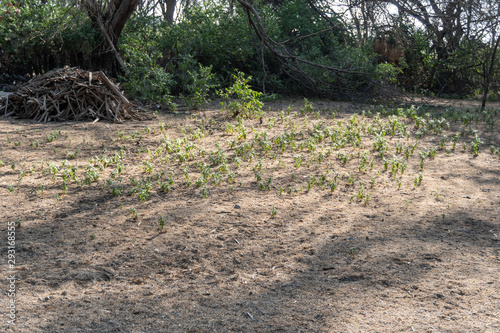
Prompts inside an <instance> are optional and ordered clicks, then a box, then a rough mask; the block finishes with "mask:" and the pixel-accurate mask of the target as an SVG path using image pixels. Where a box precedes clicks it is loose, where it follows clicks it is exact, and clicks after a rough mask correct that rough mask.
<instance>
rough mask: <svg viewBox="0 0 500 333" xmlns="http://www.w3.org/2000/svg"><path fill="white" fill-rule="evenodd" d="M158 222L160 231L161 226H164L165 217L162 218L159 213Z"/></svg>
mask: <svg viewBox="0 0 500 333" xmlns="http://www.w3.org/2000/svg"><path fill="white" fill-rule="evenodd" d="M158 222H159V229H160V232H162V231H163V228H164V227H165V219H164V218H163V215H161V214H160V218H159V219H158Z"/></svg>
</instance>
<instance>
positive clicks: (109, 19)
mask: <svg viewBox="0 0 500 333" xmlns="http://www.w3.org/2000/svg"><path fill="white" fill-rule="evenodd" d="M137 4H138V0H109V1H108V2H101V1H97V0H82V5H83V7H84V8H85V10H86V11H87V13H88V15H89V18H90V19H91V20H92V22H93V23H94V26H95V27H96V29H98V30H99V32H100V33H101V39H102V41H101V45H100V47H98V48H96V49H95V50H94V51H93V52H92V65H91V67H93V68H92V69H94V70H106V71H108V72H111V73H112V74H114V75H116V74H117V71H118V69H122V70H124V71H126V67H125V64H124V62H123V60H122V59H121V57H120V55H119V53H118V51H117V50H116V46H117V43H118V39H119V38H120V35H121V33H122V31H123V27H124V26H125V23H127V21H128V19H129V18H130V16H131V15H132V14H133V12H134V10H135V8H136V7H137Z"/></svg>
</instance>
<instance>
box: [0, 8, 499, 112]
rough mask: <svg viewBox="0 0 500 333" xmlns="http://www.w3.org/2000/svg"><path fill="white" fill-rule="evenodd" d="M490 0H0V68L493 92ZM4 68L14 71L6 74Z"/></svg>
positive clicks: (167, 87) (284, 88)
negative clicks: (241, 76) (71, 68)
mask: <svg viewBox="0 0 500 333" xmlns="http://www.w3.org/2000/svg"><path fill="white" fill-rule="evenodd" d="M499 17H500V3H499V2H498V1H497V0H337V1H328V0H265V1H257V0H254V1H251V0H219V1H206V2H203V1H197V0H19V1H16V0H0V74H1V73H4V74H17V75H33V74H39V73H43V72H46V71H48V70H51V69H53V68H57V67H62V66H64V65H70V66H79V67H82V68H85V69H92V70H96V69H104V70H106V71H107V72H108V73H109V74H111V75H114V76H118V77H119V78H120V80H121V81H122V82H123V84H124V86H125V88H126V89H127V90H128V92H129V94H131V95H133V96H135V97H137V98H141V99H152V100H159V101H163V102H168V101H169V99H170V98H171V96H174V95H175V96H184V97H185V98H186V100H187V101H189V102H190V103H193V104H198V103H202V102H203V101H204V100H205V99H206V98H208V96H209V95H210V94H211V93H213V92H214V91H215V88H216V87H225V86H228V85H229V84H231V78H232V76H233V74H234V72H235V70H239V71H241V72H244V73H245V74H247V75H250V76H252V78H253V79H252V81H251V83H252V85H253V86H254V87H255V88H256V89H260V90H262V91H264V92H266V93H282V94H301V95H303V94H311V95H319V96H325V97H331V98H353V97H358V96H359V97H361V96H376V95H377V94H380V93H382V90H381V89H382V88H381V87H384V86H387V85H397V86H399V87H400V88H403V89H405V90H406V91H411V92H417V93H425V94H436V95H445V96H457V97H467V96H477V95H479V94H481V96H482V97H483V101H484V103H485V102H486V101H487V100H488V99H491V100H495V99H496V98H497V96H498V91H499V86H500V75H499V74H500V61H499V57H498V56H497V54H498V47H499V43H500V29H499ZM10 77H12V76H10Z"/></svg>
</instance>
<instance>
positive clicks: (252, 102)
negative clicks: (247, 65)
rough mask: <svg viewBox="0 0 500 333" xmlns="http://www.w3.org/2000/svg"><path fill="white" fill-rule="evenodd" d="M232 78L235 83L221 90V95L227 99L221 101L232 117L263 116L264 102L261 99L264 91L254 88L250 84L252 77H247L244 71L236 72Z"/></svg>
mask: <svg viewBox="0 0 500 333" xmlns="http://www.w3.org/2000/svg"><path fill="white" fill-rule="evenodd" d="M232 78H233V80H234V83H233V85H232V86H230V87H229V88H226V89H225V90H224V91H220V92H219V95H220V96H221V97H222V98H224V99H225V101H224V102H222V103H221V104H222V106H223V108H224V109H225V110H226V111H228V112H229V114H230V115H231V116H232V117H241V118H257V117H260V116H262V106H263V103H262V102H261V101H260V100H259V98H260V97H261V96H262V93H261V92H257V91H255V90H253V89H252V88H251V87H250V85H249V84H248V82H249V81H250V79H251V78H252V77H251V76H249V77H245V74H244V73H242V72H236V74H233V76H232Z"/></svg>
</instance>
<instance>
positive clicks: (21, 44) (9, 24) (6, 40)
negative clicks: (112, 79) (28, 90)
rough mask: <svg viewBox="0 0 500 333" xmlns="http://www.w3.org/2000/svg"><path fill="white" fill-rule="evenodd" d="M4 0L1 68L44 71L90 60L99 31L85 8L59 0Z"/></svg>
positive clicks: (0, 15) (0, 27) (0, 29)
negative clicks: (19, 2)
mask: <svg viewBox="0 0 500 333" xmlns="http://www.w3.org/2000/svg"><path fill="white" fill-rule="evenodd" d="M14 3H15V2H14V1H8V0H2V1H0V71H9V72H15V73H18V74H30V75H31V74H32V73H33V72H35V73H42V72H46V71H48V70H51V69H53V68H54V67H62V66H63V65H79V66H83V65H84V64H88V63H89V60H90V54H91V51H92V49H94V48H95V47H96V38H95V37H96V36H95V31H94V29H93V28H92V25H91V22H90V20H89V19H88V18H87V15H86V13H85V12H84V11H82V10H79V9H78V8H77V7H76V6H61V5H60V4H59V3H58V2H53V1H49V2H47V3H43V2H42V1H38V0H33V1H25V2H23V4H22V6H19V5H17V4H14Z"/></svg>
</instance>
